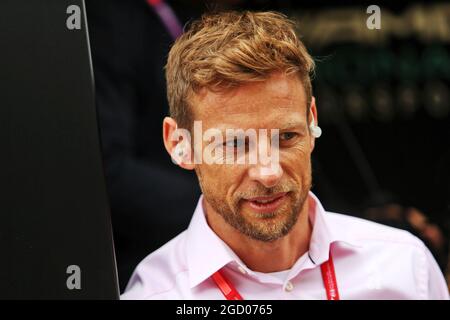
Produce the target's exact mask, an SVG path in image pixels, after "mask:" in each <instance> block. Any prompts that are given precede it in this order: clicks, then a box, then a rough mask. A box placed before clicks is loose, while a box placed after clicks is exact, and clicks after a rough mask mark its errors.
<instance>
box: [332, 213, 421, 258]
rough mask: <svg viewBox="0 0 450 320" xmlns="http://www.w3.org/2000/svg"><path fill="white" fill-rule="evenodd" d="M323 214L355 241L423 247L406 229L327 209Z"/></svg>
mask: <svg viewBox="0 0 450 320" xmlns="http://www.w3.org/2000/svg"><path fill="white" fill-rule="evenodd" d="M325 214H326V216H327V218H328V219H329V221H330V225H331V227H332V228H336V229H337V230H339V231H340V232H345V233H346V234H350V235H351V238H352V239H354V240H355V241H357V242H361V243H368V242H372V243H376V242H378V243H386V244H398V245H409V246H415V247H417V248H419V249H421V250H423V249H424V248H425V247H424V243H423V242H422V240H420V239H419V238H417V237H416V236H414V235H413V234H411V233H410V232H409V231H407V230H403V229H399V228H395V227H391V226H387V225H384V224H381V223H377V222H374V221H370V220H367V219H363V218H360V217H355V216H351V215H348V214H343V213H336V212H329V211H327V212H326V213H325Z"/></svg>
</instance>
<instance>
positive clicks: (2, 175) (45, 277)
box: [0, 0, 118, 299]
mask: <svg viewBox="0 0 450 320" xmlns="http://www.w3.org/2000/svg"><path fill="white" fill-rule="evenodd" d="M69 5H77V6H79V7H80V8H81V16H82V19H81V21H82V24H81V29H80V30H76V29H75V30H69V29H68V28H67V27H66V19H67V18H68V17H69V14H67V13H66V9H67V7H68V6H69ZM87 34H88V33H87V24H86V20H85V11H84V3H83V1H79V0H72V1H65V0H39V1H37V0H35V1H32V0H30V1H17V0H2V1H1V2H0V48H1V49H0V63H1V68H0V254H1V258H0V260H1V263H0V298H38V299H46V298H57V299H60V298H61V299H78V298H82V299H116V298H117V297H118V289H117V279H116V270H115V262H114V250H113V242H112V233H111V224H110V217H109V207H108V201H107V196H106V191H105V185H104V177H103V168H102V162H101V154H100V144H99V138H98V128H97V119H96V111H95V105H94V88H93V78H92V68H91V61H90V53H89V44H88V37H87ZM70 265H77V266H79V267H80V269H81V289H79V290H78V289H73V290H69V289H68V288H67V285H66V279H67V278H68V277H69V276H70V274H67V273H66V271H67V267H68V266H70Z"/></svg>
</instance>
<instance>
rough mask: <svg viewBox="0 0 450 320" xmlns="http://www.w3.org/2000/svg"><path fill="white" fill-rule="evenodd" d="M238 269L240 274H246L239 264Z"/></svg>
mask: <svg viewBox="0 0 450 320" xmlns="http://www.w3.org/2000/svg"><path fill="white" fill-rule="evenodd" d="M238 269H239V271H240V272H241V273H242V274H247V271H245V269H244V268H242V267H241V266H239V267H238Z"/></svg>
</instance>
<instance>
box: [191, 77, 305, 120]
mask: <svg viewBox="0 0 450 320" xmlns="http://www.w3.org/2000/svg"><path fill="white" fill-rule="evenodd" d="M191 102H192V107H193V110H192V112H193V113H194V115H195V118H197V120H200V119H198V118H205V119H202V120H206V118H208V119H209V118H213V119H217V120H219V119H220V118H221V117H232V116H238V117H239V116H241V117H258V118H267V116H270V115H271V114H272V113H273V114H275V115H276V114H279V113H288V114H289V113H291V112H296V111H299V112H301V113H304V112H305V110H306V95H305V91H304V89H303V86H302V84H301V81H300V80H298V78H297V77H292V76H284V77H271V78H270V79H269V80H266V81H263V82H256V83H250V84H245V85H242V86H240V87H237V88H234V89H231V90H227V91H225V92H222V91H219V92H215V91H211V90H207V89H202V90H200V91H199V92H198V93H196V94H195V95H193V97H192V99H191ZM243 120H245V119H243Z"/></svg>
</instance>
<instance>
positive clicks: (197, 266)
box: [186, 192, 360, 288]
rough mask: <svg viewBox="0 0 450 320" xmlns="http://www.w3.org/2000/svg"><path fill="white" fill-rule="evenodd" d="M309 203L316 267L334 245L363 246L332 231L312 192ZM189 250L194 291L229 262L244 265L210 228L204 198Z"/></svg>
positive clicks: (312, 256) (192, 225)
mask: <svg viewBox="0 0 450 320" xmlns="http://www.w3.org/2000/svg"><path fill="white" fill-rule="evenodd" d="M308 201H309V218H310V221H311V225H312V226H313V230H312V234H311V240H310V246H309V252H308V254H309V257H310V259H311V260H312V262H313V263H314V265H319V264H321V263H322V262H325V261H327V260H328V256H329V251H330V246H331V244H332V243H334V242H343V243H345V244H347V245H350V247H360V244H359V243H358V242H357V241H356V240H355V239H353V237H352V236H351V235H350V234H349V233H347V232H345V230H340V229H339V228H337V227H335V228H332V227H333V225H332V224H331V223H330V221H327V220H328V217H327V214H326V212H325V210H324V208H323V207H322V204H321V203H320V201H319V199H318V198H317V197H316V196H315V195H314V194H313V193H312V192H309V195H308ZM186 249H187V251H186V254H187V264H188V269H189V284H190V287H191V288H193V287H195V286H197V285H198V284H200V283H201V282H203V281H204V280H206V279H208V278H209V277H210V276H212V275H213V274H214V272H216V271H218V270H220V269H221V268H222V267H224V266H225V265H227V264H229V263H233V262H235V263H237V264H238V265H244V263H243V262H242V261H241V260H240V259H239V257H238V256H237V255H236V254H235V253H234V252H233V251H232V250H231V248H230V247H229V246H228V245H227V244H226V243H225V242H224V241H223V240H222V239H220V238H219V237H218V236H217V235H216V234H215V233H214V231H213V230H212V229H211V228H210V227H209V225H208V223H207V221H206V217H205V213H204V210H203V195H202V196H200V199H199V201H198V203H197V207H196V209H195V211H194V215H193V217H192V220H191V222H190V224H189V227H188V230H187V247H186Z"/></svg>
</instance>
